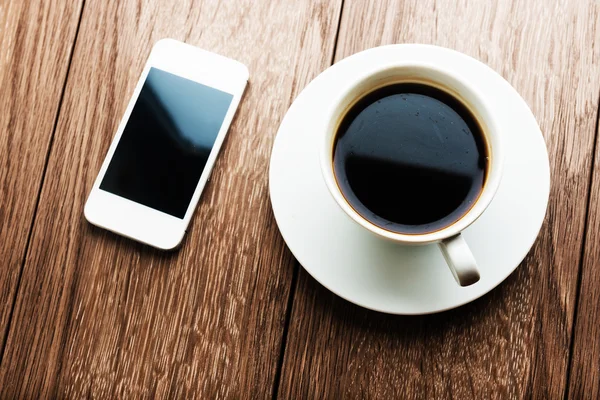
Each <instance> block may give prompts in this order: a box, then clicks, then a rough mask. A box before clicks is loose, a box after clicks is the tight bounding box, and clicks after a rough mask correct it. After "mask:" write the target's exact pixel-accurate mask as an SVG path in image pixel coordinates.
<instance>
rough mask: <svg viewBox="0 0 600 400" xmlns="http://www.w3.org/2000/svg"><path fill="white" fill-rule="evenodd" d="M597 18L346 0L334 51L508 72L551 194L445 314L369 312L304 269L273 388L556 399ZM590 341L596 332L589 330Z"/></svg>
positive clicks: (587, 150) (586, 147)
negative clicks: (532, 237) (494, 282)
mask: <svg viewBox="0 0 600 400" xmlns="http://www.w3.org/2000/svg"><path fill="white" fill-rule="evenodd" d="M599 17H600V4H599V3H598V2H594V1H578V0H569V1H561V2H554V1H553V2H547V1H546V0H535V1H530V0H511V1H503V2H479V1H461V2H453V1H421V0H405V1H391V0H390V1H380V2H371V3H369V5H365V4H364V3H360V4H359V3H358V2H346V3H345V5H344V9H343V13H342V22H341V25H340V38H339V41H338V45H337V52H336V59H337V60H339V59H341V58H343V57H346V56H348V55H350V54H352V53H355V52H357V51H359V50H363V49H365V48H369V47H372V46H378V45H382V44H389V43H403V42H421V43H432V44H438V45H442V46H447V47H451V48H455V49H457V50H460V51H463V52H465V53H467V54H469V55H472V56H474V57H476V58H478V59H480V60H482V61H484V62H486V63H488V64H489V65H491V66H492V67H493V68H494V69H496V70H497V71H499V72H500V73H501V74H502V75H503V76H504V77H506V78H507V80H508V81H509V82H510V83H511V84H512V85H513V86H514V87H515V88H516V89H517V90H518V91H519V92H520V93H521V94H522V95H523V97H524V98H525V100H526V101H527V103H528V104H529V105H530V107H531V109H532V111H533V112H534V114H535V115H536V117H537V119H538V121H539V123H540V126H541V129H542V131H543V133H544V136H545V139H546V142H547V145H548V150H549V153H550V159H551V171H552V189H551V198H550V205H549V211H548V215H547V221H546V223H545V225H544V227H543V229H542V232H541V235H540V237H539V238H538V240H537V242H536V245H535V246H534V248H533V250H532V251H531V253H530V254H529V255H528V257H527V258H526V260H525V261H524V262H523V264H522V265H521V266H520V268H519V269H518V270H517V272H516V273H515V274H513V275H512V276H511V277H510V278H509V279H508V280H507V281H506V282H505V283H504V284H502V285H501V286H500V287H499V288H497V289H495V290H494V291H492V292H491V293H490V294H489V295H487V296H484V297H483V298H482V299H480V300H478V301H475V302H474V303H472V304H469V305H467V306H465V307H462V308H460V309H457V310H454V311H451V312H447V313H442V314H438V315H431V316H424V317H417V318H414V317H413V318H408V317H394V316H387V315H383V314H378V313H374V312H370V311H367V310H363V309H361V308H359V307H356V306H353V305H351V304H349V303H347V302H345V301H344V300H341V299H340V298H337V297H336V296H334V295H332V294H330V293H328V292H327V291H326V289H324V288H323V287H321V286H320V285H319V284H318V283H316V282H315V281H314V280H313V279H312V278H310V277H309V276H308V274H306V273H305V272H304V271H301V273H300V275H299V279H298V285H297V292H296V294H295V297H294V305H293V308H292V309H293V312H292V315H291V319H290V320H291V324H290V328H289V334H288V339H287V346H286V349H285V358H284V364H283V370H282V379H281V384H280V387H279V395H280V397H281V398H291V399H296V398H316V397H318V398H366V397H370V398H415V399H422V398H459V399H465V398H523V397H527V398H530V397H534V398H562V397H563V396H564V393H565V389H566V377H567V363H568V356H569V344H570V338H571V331H572V322H573V315H574V304H575V296H576V284H577V275H578V268H579V263H580V252H581V246H582V239H583V230H584V224H585V213H586V203H587V201H586V199H587V193H588V185H589V178H590V170H591V160H592V147H593V141H594V130H595V122H596V113H597V110H598V93H599V90H600V75H599V74H598V73H597V71H598V61H599V60H600V57H599V56H600V54H599V52H600V47H599V46H597V44H598V43H600V24H598V21H599ZM515 229H518V227H515ZM595 260H597V257H596V258H595ZM589 267H591V265H589ZM597 279H598V278H597ZM596 282H597V281H596ZM594 301H595V302H596V303H595V304H596V305H597V301H598V299H597V297H596V298H595V300H594ZM592 321H595V322H597V319H594V318H590V323H592ZM595 332H597V330H596V331H595ZM588 339H589V340H592V339H593V341H594V342H595V343H596V344H597V343H598V337H597V334H596V336H595V337H594V338H592V337H591V336H590V337H589V338H588ZM586 343H587V342H586ZM595 362H597V358H596V360H595ZM597 365H598V364H596V366H597ZM586 390H587V389H586ZM586 394H587V392H586Z"/></svg>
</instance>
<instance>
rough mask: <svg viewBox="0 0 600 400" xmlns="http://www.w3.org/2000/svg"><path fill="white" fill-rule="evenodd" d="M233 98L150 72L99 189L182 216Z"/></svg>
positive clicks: (165, 73) (169, 76)
mask: <svg viewBox="0 0 600 400" xmlns="http://www.w3.org/2000/svg"><path fill="white" fill-rule="evenodd" d="M232 98H233V96H232V95H231V94H230V93H225V92H222V91H220V90H217V89H214V88H212V87H209V86H205V85H202V84H200V83H198V82H194V81H191V80H189V79H185V78H182V77H180V76H177V75H173V74H171V73H168V72H165V71H162V70H159V69H156V68H151V69H150V72H149V73H148V77H147V78H146V81H145V82H144V86H143V88H142V91H141V92H140V95H139V97H138V99H137V101H136V103H135V106H134V107H133V111H132V112H131V116H130V117H129V120H128V121H127V125H126V126H125V129H124V131H123V134H122V136H121V139H120V140H119V143H118V145H117V148H116V150H115V152H114V154H113V157H112V159H111V161H110V164H109V165H108V168H107V170H106V173H105V174H104V178H103V179H102V182H101V183H100V189H102V190H105V191H107V192H110V193H113V194H115V195H117V196H121V197H124V198H126V199H129V200H131V201H134V202H136V203H140V204H143V205H145V206H148V207H150V208H153V209H155V210H159V211H162V212H164V213H167V214H169V215H172V216H174V217H177V218H183V217H184V216H185V213H186V211H187V209H188V206H189V204H190V201H191V199H192V196H193V194H194V191H195V189H196V186H197V185H198V181H199V179H200V175H201V174H202V171H203V170H204V168H205V166H206V161H207V159H208V156H209V154H210V152H211V150H212V148H213V145H214V143H215V139H216V138H217V134H218V133H219V130H220V129H221V125H222V124H223V119H224V118H225V114H226V113H227V110H228V109H229V105H230V104H231V100H232Z"/></svg>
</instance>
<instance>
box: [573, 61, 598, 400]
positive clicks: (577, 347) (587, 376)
mask: <svg viewBox="0 0 600 400" xmlns="http://www.w3.org/2000/svg"><path fill="white" fill-rule="evenodd" d="M596 73H597V74H600V71H599V70H598V69H596ZM599 111H600V110H599ZM596 128H597V129H599V130H600V126H598V125H596ZM599 133H600V131H599ZM598 142H600V134H597V136H596V156H595V157H594V168H593V176H592V178H593V182H592V187H591V193H590V198H589V209H588V221H587V226H586V240H585V249H584V256H583V265H582V270H581V280H580V294H579V299H578V304H577V310H576V313H577V314H576V315H577V316H576V324H575V331H574V333H573V335H574V337H573V353H572V354H571V370H570V376H569V387H568V390H569V398H570V399H600V290H599V288H600V240H599V238H600V154H599V153H600V143H598Z"/></svg>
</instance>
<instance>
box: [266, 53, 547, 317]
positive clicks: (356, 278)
mask: <svg viewBox="0 0 600 400" xmlns="http://www.w3.org/2000/svg"><path fill="white" fill-rule="evenodd" d="M403 60H420V61H424V62H431V63H432V64H439V65H444V66H445V67H446V68H448V69H451V70H452V71H453V72H455V74H457V75H459V76H462V77H464V78H465V79H468V80H469V81H470V82H471V83H472V84H474V85H475V86H476V87H478V88H479V89H480V93H481V95H482V96H484V97H485V100H486V101H487V103H488V104H489V106H490V108H491V109H492V110H494V111H495V112H497V113H498V117H499V118H498V120H499V121H500V130H501V132H502V134H503V135H505V137H504V138H503V140H504V143H505V148H506V149H505V150H506V155H505V164H504V174H503V177H502V182H501V184H500V187H499V189H498V192H497V194H496V196H495V197H494V199H493V201H492V203H491V204H490V206H489V207H488V208H487V210H486V211H485V212H484V213H483V214H482V215H481V217H480V218H479V219H478V220H477V221H475V222H474V223H473V224H472V225H471V226H470V227H469V228H467V229H466V230H465V231H463V235H464V237H465V240H466V241H467V243H468V244H469V246H470V248H471V250H472V252H473V255H474V256H475V258H476V259H477V262H478V266H479V269H480V273H481V279H480V281H479V282H477V283H475V284H474V285H471V286H469V287H464V288H463V287H460V286H459V285H458V284H457V283H456V281H455V280H454V278H453V277H452V273H451V272H450V270H449V269H448V266H447V265H446V263H445V261H444V258H443V257H442V254H441V252H440V250H439V248H438V246H437V245H426V246H403V245H400V244H397V243H393V242H390V241H387V240H383V239H380V238H378V237H376V236H375V235H373V234H372V233H370V232H368V231H366V230H365V229H364V228H362V227H360V226H359V225H358V224H357V223H356V222H354V221H353V220H351V219H350V217H348V216H347V215H346V214H345V213H344V212H343V211H342V210H341V209H340V208H339V206H338V205H337V203H335V201H334V199H333V198H332V196H331V194H330V193H329V191H328V190H327V187H326V186H325V182H324V180H323V176H322V173H321V169H320V162H319V143H320V142H319V140H320V138H321V135H322V134H323V132H324V130H325V126H326V123H327V121H326V113H327V110H328V108H329V107H330V105H331V104H332V102H333V101H334V98H335V97H336V95H337V94H338V93H340V92H341V91H343V90H344V89H345V88H346V87H347V85H348V82H351V81H353V80H354V79H356V78H357V77H360V76H364V74H366V73H369V71H370V70H372V69H375V68H376V67H377V66H381V65H383V64H386V63H393V62H398V61H403ZM269 186H270V194H271V204H272V207H273V212H274V214H275V219H276V221H277V225H278V226H279V230H280V231H281V234H282V236H283V238H284V240H285V242H286V243H287V245H288V247H289V248H290V250H291V251H292V253H293V254H294V256H295V257H296V259H297V260H298V261H299V262H300V264H301V265H302V266H303V267H304V269H306V271H307V272H308V273H309V274H311V275H312V276H313V277H314V278H315V279H316V280H317V281H318V282H320V283H321V284H322V285H323V286H325V287H327V288H328V289H329V290H331V291H332V292H334V293H335V294H337V295H338V296H340V297H342V298H344V299H346V300H348V301H350V302H352V303H355V304H357V305H359V306H362V307H366V308H369V309H372V310H376V311H381V312H386V313H392V314H428V313H434V312H439V311H444V310H448V309H451V308H455V307H458V306H461V305H463V304H465V303H468V302H470V301H473V300H475V299H477V298H479V297H481V296H483V295H484V294H486V293H487V292H489V291H490V290H492V289H493V288H495V287H496V286H498V285H499V284H500V283H501V282H502V281H503V280H504V279H506V278H507V277H508V275H510V274H511V273H512V272H513V271H514V270H515V269H516V268H517V266H518V265H519V264H520V263H521V261H522V260H523V258H524V257H525V255H526V254H527V253H528V252H529V250H530V249H531V246H532V245H533V243H534V241H535V239H536V237H537V235H538V233H539V230H540V228H541V226H542V222H543V220H544V216H545V214H546V207H547V205H548V196H549V191H550V166H549V162H548V153H547V150H546V145H545V143H544V139H543V137H542V134H541V132H540V129H539V127H538V124H537V122H536V120H535V117H534V116H533V114H532V113H531V111H530V110H529V107H528V106H527V104H526V103H525V101H524V100H523V99H522V98H521V96H520V95H519V94H518V93H517V92H516V91H515V89H514V88H513V87H512V86H511V85H510V84H509V83H508V82H506V81H505V80H504V79H503V78H502V77H501V76H500V75H498V74H497V73H496V72H494V71H493V70H492V69H491V68H489V67H488V66H486V65H485V64H483V63H481V62H479V61H477V60H475V59H473V58H471V57H469V56H467V55H465V54H462V53H459V52H456V51H454V50H449V49H445V48H440V47H436V46H428V45H413V44H402V45H390V46H383V47H377V48H374V49H370V50H366V51H363V52H360V53H357V54H355V55H353V56H351V57H348V58H346V59H344V60H342V61H340V62H338V63H337V64H335V65H333V66H331V67H330V68H328V69H327V70H326V71H324V72H323V73H322V74H320V75H319V76H318V77H317V78H315V79H314V80H313V81H312V82H311V83H310V84H309V85H308V86H307V87H306V88H305V89H304V90H303V91H302V93H300V95H298V97H297V98H296V100H295V101H294V103H293V104H292V106H291V107H290V109H289V111H288V112H287V114H286V116H285V118H284V120H283V122H282V123H281V126H280V128H279V131H278V133H277V137H276V139H275V143H274V145H273V152H272V154H271V165H270V171H269Z"/></svg>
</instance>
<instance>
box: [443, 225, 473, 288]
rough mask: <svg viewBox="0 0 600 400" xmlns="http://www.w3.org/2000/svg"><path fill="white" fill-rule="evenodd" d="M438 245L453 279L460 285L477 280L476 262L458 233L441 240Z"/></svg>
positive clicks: (467, 284)
mask: <svg viewBox="0 0 600 400" xmlns="http://www.w3.org/2000/svg"><path fill="white" fill-rule="evenodd" d="M439 246H440V250H441V251H442V254H443V255H444V258H445V259H446V263H448V267H450V271H452V275H454V279H456V282H458V284H459V285H460V286H469V285H472V284H474V283H475V282H477V281H479V270H478V269H477V262H476V261H475V257H473V253H471V249H469V245H468V244H467V242H465V239H464V238H463V237H462V235H461V234H460V233H459V234H458V235H455V236H452V237H449V238H447V239H444V240H442V241H441V242H440V243H439Z"/></svg>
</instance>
